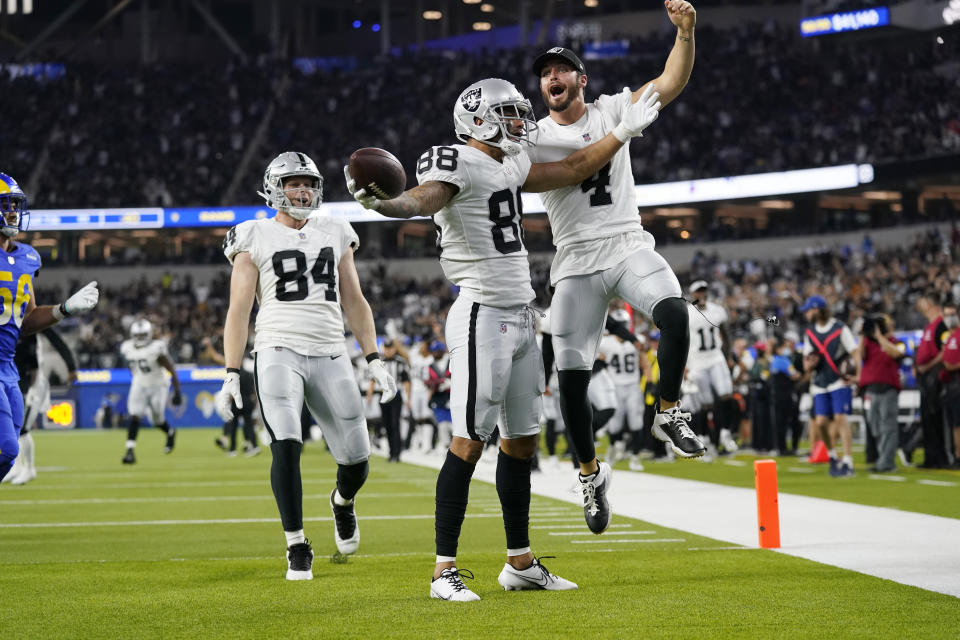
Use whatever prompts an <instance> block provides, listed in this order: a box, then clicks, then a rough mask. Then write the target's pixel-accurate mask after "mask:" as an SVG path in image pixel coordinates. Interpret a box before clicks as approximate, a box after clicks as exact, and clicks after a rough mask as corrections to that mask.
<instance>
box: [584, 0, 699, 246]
mask: <svg viewBox="0 0 960 640" xmlns="http://www.w3.org/2000/svg"><path fill="white" fill-rule="evenodd" d="M593 1H594V2H596V1H597V0H593ZM680 239H681V240H689V239H690V232H689V231H687V230H686V229H684V230H683V231H681V232H680Z"/></svg>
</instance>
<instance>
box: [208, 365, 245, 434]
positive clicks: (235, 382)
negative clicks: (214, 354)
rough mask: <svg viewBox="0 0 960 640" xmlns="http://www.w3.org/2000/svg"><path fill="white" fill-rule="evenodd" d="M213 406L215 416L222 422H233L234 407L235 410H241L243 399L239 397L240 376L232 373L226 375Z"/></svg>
mask: <svg viewBox="0 0 960 640" xmlns="http://www.w3.org/2000/svg"><path fill="white" fill-rule="evenodd" d="M214 404H215V406H216V409H217V415H219V416H220V417H221V418H222V419H223V421H224V422H227V421H228V420H233V407H234V405H236V407H237V409H242V408H243V398H241V397H240V374H238V373H234V372H233V371H231V372H230V373H228V374H227V377H226V378H224V379H223V386H222V387H221V388H220V391H219V392H218V393H217V397H216V401H215V402H214Z"/></svg>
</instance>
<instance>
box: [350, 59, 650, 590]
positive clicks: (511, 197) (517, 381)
mask: <svg viewBox="0 0 960 640" xmlns="http://www.w3.org/2000/svg"><path fill="white" fill-rule="evenodd" d="M658 110H659V103H658V102H657V95H656V93H654V92H653V91H652V89H651V90H650V91H647V93H646V95H645V96H644V98H643V99H642V100H641V101H640V102H639V103H638V105H637V107H636V108H634V109H629V110H626V111H625V112H624V114H623V115H624V118H623V122H620V123H619V124H618V125H617V129H616V132H615V134H611V135H608V136H606V137H603V136H601V138H603V139H602V140H601V139H600V138H598V142H596V143H595V144H593V145H591V146H590V147H588V148H587V149H585V150H583V151H582V152H581V153H578V154H576V155H573V156H570V157H569V158H566V159H565V160H563V161H562V162H555V163H549V164H540V165H537V164H531V163H530V160H529V158H528V157H527V154H526V153H524V147H529V146H530V142H529V141H530V137H529V136H530V133H531V131H532V130H533V129H534V128H535V124H534V122H533V117H532V108H531V106H530V102H529V101H528V100H526V99H525V98H524V97H523V96H522V95H521V94H520V92H519V91H517V89H516V88H515V87H514V86H513V85H512V84H510V83H509V82H506V81H504V80H499V79H495V78H491V79H487V80H481V81H480V82H476V83H474V84H472V85H470V86H469V87H467V89H466V90H465V91H463V93H461V94H460V96H459V98H458V99H457V102H456V104H455V105H454V111H453V114H454V127H455V130H456V133H457V137H458V138H459V139H460V140H461V141H462V142H464V144H461V145H455V146H453V147H433V148H431V149H429V150H427V152H426V153H424V154H423V155H422V156H421V157H420V162H419V163H418V165H417V179H418V181H419V182H420V186H418V187H415V188H414V189H411V190H409V191H407V192H405V193H404V194H402V195H401V196H400V197H398V198H396V199H394V200H384V201H381V200H378V199H377V198H375V197H373V196H370V195H368V194H367V193H366V191H364V190H362V189H361V190H357V188H356V185H355V184H354V182H353V180H352V179H351V177H350V173H349V170H348V169H347V168H345V169H344V173H345V176H346V178H347V188H348V189H349V190H350V192H351V193H353V194H354V197H355V198H356V199H357V201H358V202H360V203H361V204H362V205H363V206H364V207H366V208H369V209H374V210H378V211H379V212H380V213H381V214H383V215H385V216H387V217H391V218H409V217H413V216H430V215H434V214H436V216H435V218H434V220H435V224H436V225H437V226H438V228H439V231H438V233H439V239H438V242H439V246H440V264H441V266H442V267H443V270H444V273H445V274H446V276H447V278H449V279H450V280H451V281H452V282H453V283H454V284H456V285H459V287H460V295H459V297H458V298H457V300H456V302H454V304H453V306H452V307H451V309H450V311H449V313H448V315H447V326H446V330H445V332H444V337H445V339H446V341H447V345H448V346H449V348H450V372H451V382H452V385H453V386H452V390H451V399H450V408H451V410H452V412H453V423H454V427H453V434H454V435H453V441H452V443H451V445H450V450H449V452H448V453H447V457H446V460H445V461H444V464H443V467H442V468H441V470H440V474H439V476H438V478H437V494H436V504H437V513H436V542H437V558H436V566H435V568H434V574H433V578H434V579H433V582H432V583H431V586H430V595H431V597H433V598H440V599H444V600H458V601H468V600H479V599H480V598H479V596H477V595H476V594H475V593H473V592H472V591H471V590H470V589H468V588H466V586H465V585H464V584H463V581H462V580H461V579H460V576H461V572H460V570H458V569H457V567H456V555H457V545H458V541H459V537H460V529H461V525H462V523H463V518H464V514H465V513H466V508H467V497H468V493H469V486H470V479H471V477H472V476H473V472H474V469H475V468H476V464H477V461H478V460H479V459H480V455H481V453H482V450H483V446H484V443H485V442H486V441H487V440H488V439H489V438H490V436H491V434H492V433H493V432H494V429H495V428H496V427H497V426H498V423H499V431H500V436H501V440H500V450H499V457H498V460H497V492H498V494H499V496H500V504H501V507H502V510H503V520H504V528H505V529H506V534H507V563H506V564H505V565H504V568H503V571H501V573H500V576H499V577H498V581H499V583H500V584H501V586H503V587H504V588H505V589H530V588H539V589H550V590H561V589H575V588H576V585H575V584H574V583H572V582H570V581H568V580H564V579H563V578H559V577H557V576H555V575H553V574H551V573H550V572H549V571H547V569H546V568H545V567H544V566H543V565H542V564H540V563H539V561H538V560H537V559H536V558H535V557H534V555H533V553H532V552H531V550H530V538H529V531H528V525H529V511H530V472H531V458H532V457H533V456H534V454H535V453H536V451H537V445H538V440H539V431H540V424H539V416H540V394H541V393H542V391H543V371H542V362H541V355H540V351H539V349H538V348H537V343H536V326H535V324H536V322H535V317H536V315H537V314H536V313H535V312H533V311H532V310H531V309H530V307H529V306H528V305H529V303H530V302H531V301H532V300H533V298H534V292H533V288H532V287H531V284H530V266H529V263H528V261H527V250H526V248H525V247H524V245H523V235H522V232H521V227H520V225H521V218H520V217H521V215H522V212H523V211H522V205H521V199H520V192H521V190H524V191H544V190H545V189H551V188H556V187H560V186H563V185H567V184H578V183H579V182H581V181H582V180H584V179H585V178H586V177H587V176H589V175H592V174H593V173H595V172H596V171H597V169H599V168H600V167H601V166H603V165H604V164H605V163H606V162H607V161H608V160H609V159H610V157H612V155H613V154H614V153H615V152H616V151H617V150H618V149H620V148H621V146H622V144H623V141H625V140H627V139H629V137H630V136H632V135H637V134H639V133H640V132H641V131H642V130H643V129H644V128H645V127H646V126H648V125H649V124H650V123H652V122H653V121H654V120H655V119H656V114H657V111H658ZM591 508H592V504H591ZM466 575H470V576H471V577H472V574H466Z"/></svg>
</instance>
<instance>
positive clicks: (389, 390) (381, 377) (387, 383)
mask: <svg viewBox="0 0 960 640" xmlns="http://www.w3.org/2000/svg"><path fill="white" fill-rule="evenodd" d="M370 375H372V376H373V379H374V380H376V382H377V385H378V386H379V387H380V388H381V389H383V393H381V394H380V404H387V403H388V402H390V401H391V400H393V397H394V396H395V395H397V381H396V380H394V379H393V376H392V375H390V373H389V372H388V371H387V368H386V367H385V366H383V361H382V360H374V361H373V362H371V363H370Z"/></svg>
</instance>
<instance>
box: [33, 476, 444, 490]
mask: <svg viewBox="0 0 960 640" xmlns="http://www.w3.org/2000/svg"><path fill="white" fill-rule="evenodd" d="M376 481H377V482H378V483H380V484H409V485H417V484H424V485H425V487H426V485H427V483H421V482H416V481H414V480H382V479H379V478H378V479H377V480H376ZM333 483H334V478H333V476H330V477H329V478H303V484H326V485H328V486H333ZM431 484H435V482H434V483H431ZM269 486H270V482H269V480H266V479H264V480H196V481H192V482H127V483H119V484H89V485H87V484H76V483H72V484H37V483H31V484H30V487H29V491H38V490H48V489H55V490H58V491H60V490H63V489H74V490H87V489H92V490H96V491H101V490H103V489H165V488H171V489H172V488H176V487H269Z"/></svg>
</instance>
